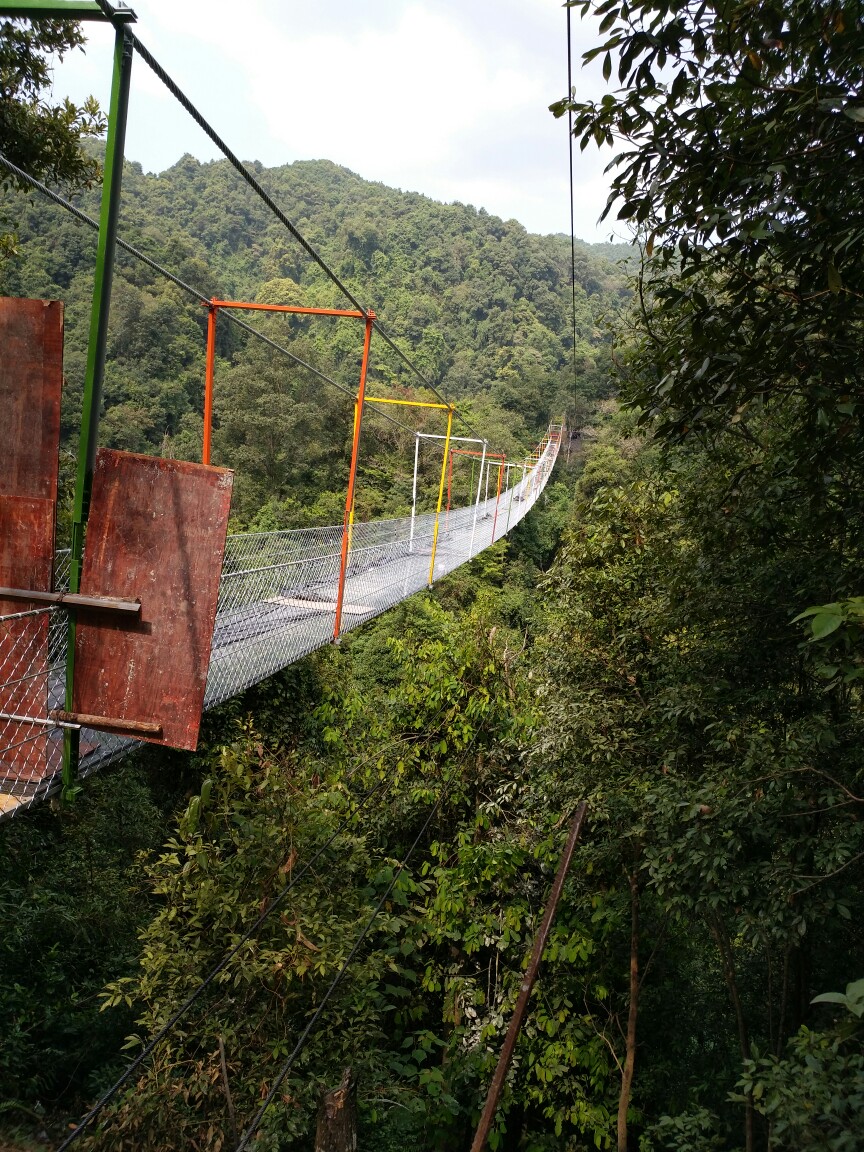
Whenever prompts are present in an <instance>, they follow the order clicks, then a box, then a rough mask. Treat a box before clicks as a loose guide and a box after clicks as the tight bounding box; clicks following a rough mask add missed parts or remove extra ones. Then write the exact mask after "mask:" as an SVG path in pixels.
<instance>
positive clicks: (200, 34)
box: [57, 0, 609, 239]
mask: <svg viewBox="0 0 864 1152" xmlns="http://www.w3.org/2000/svg"><path fill="white" fill-rule="evenodd" d="M133 7H135V10H136V12H137V14H138V17H139V23H138V26H137V29H136V31H137V33H138V35H139V36H140V38H141V40H142V41H143V42H144V43H145V44H146V45H147V46H148V47H149V48H150V49H151V51H152V52H153V54H154V56H155V57H156V58H157V59H158V60H159V61H160V63H161V64H163V65H164V66H165V68H166V69H167V70H168V71H169V72H170V73H171V75H172V76H173V77H174V78H175V80H176V81H177V82H178V84H179V85H180V87H181V88H183V90H184V91H185V92H186V93H187V95H188V96H189V97H190V99H192V101H193V103H195V104H196V105H197V106H198V107H199V108H200V110H201V111H202V113H204V115H205V116H206V117H207V118H208V119H209V120H211V122H212V123H213V124H214V126H215V127H216V128H217V130H218V131H219V132H220V133H221V134H222V135H223V136H224V137H225V138H226V140H227V141H228V143H229V144H230V145H231V147H232V148H234V150H235V151H237V152H239V153H240V154H241V155H242V156H244V157H246V158H248V159H258V160H261V161H262V162H263V163H264V164H267V165H277V164H284V163H288V162H291V161H293V160H296V159H314V158H327V159H330V160H333V161H335V162H336V163H338V164H342V165H345V166H346V167H348V168H351V169H353V170H354V171H356V172H358V173H359V174H360V175H361V176H363V177H365V178H367V179H371V180H380V181H383V182H384V183H386V184H390V185H393V186H395V187H399V188H404V189H411V190H413V191H419V192H423V193H425V194H427V195H430V196H432V197H434V198H436V199H444V200H454V199H458V200H461V201H463V202H465V203H473V204H475V205H476V206H477V207H481V206H482V207H484V208H486V209H487V210H488V211H490V212H492V213H495V214H497V215H501V216H504V217H505V218H509V217H515V218H516V219H518V220H520V221H521V222H522V223H523V224H525V226H526V227H528V228H529V229H530V230H532V231H548V232H552V231H554V232H559V231H567V230H569V202H568V190H567V135H566V127H565V125H564V124H563V123H562V122H560V121H556V120H554V118H553V117H552V115H551V113H549V112H548V110H547V108H548V105H549V104H550V103H551V102H552V101H553V100H554V99H556V98H558V97H560V96H561V95H562V94H563V93H564V91H565V89H566V42H565V17H564V12H563V10H562V8H561V7H560V6H559V3H558V0H470V2H469V3H466V2H465V0H316V2H315V3H313V4H310V3H308V0H245V3H244V4H243V5H242V8H241V9H239V10H238V6H237V4H236V0H173V2H168V0H133ZM89 31H90V36H91V45H90V47H89V48H88V55H87V57H86V58H83V57H81V56H80V55H79V56H78V57H77V58H76V59H75V60H74V61H71V62H70V64H69V65H65V64H64V65H63V66H62V69H60V70H58V75H57V88H58V91H66V90H68V91H69V92H70V94H71V95H73V97H77V98H80V97H81V96H83V95H84V94H86V93H87V92H89V91H94V92H95V93H96V94H97V95H98V96H99V97H100V99H102V101H103V103H104V104H106V105H107V96H108V81H109V74H110V44H111V34H110V31H109V30H108V29H105V28H100V27H98V26H93V25H91V26H90V28H89ZM574 33H575V36H576V42H575V44H574V55H575V57H576V59H577V60H578V57H579V54H580V53H581V52H582V51H583V50H584V49H585V47H587V46H589V45H590V42H591V35H592V34H593V29H590V28H588V27H587V26H585V25H583V24H582V23H581V22H580V21H579V20H578V19H574ZM64 85H65V86H66V87H65V88H64ZM578 86H579V90H580V93H582V94H588V93H589V92H591V93H594V94H596V93H599V92H600V91H602V80H600V78H599V75H598V72H597V69H592V70H591V71H589V72H587V73H585V74H580V76H579V77H578ZM166 96H167V93H166V92H165V89H164V88H163V86H162V85H161V83H160V82H159V81H158V80H157V79H156V77H155V76H154V75H153V74H152V73H151V72H150V70H149V69H148V68H147V66H146V64H145V63H144V62H143V61H142V60H140V59H136V61H135V65H134V70H133V92H132V112H131V117H130V126H129V133H128V137H127V153H128V154H129V156H130V157H131V158H133V159H138V160H140V161H141V162H142V163H143V164H144V166H145V168H148V169H151V170H161V169H163V168H165V167H167V166H169V165H170V164H172V163H174V162H175V161H176V160H177V159H178V158H179V156H180V155H181V154H182V153H183V152H185V151H189V152H192V153H193V154H194V155H197V156H199V157H200V158H201V159H210V158H212V157H213V156H215V155H216V152H215V149H214V147H213V145H212V143H211V142H210V141H209V140H207V138H206V137H205V136H204V135H203V133H201V131H200V129H198V128H197V126H195V125H194V123H192V122H191V121H190V120H189V118H188V117H187V116H186V114H185V113H184V112H183V111H182V110H181V109H180V108H179V106H178V105H176V104H175V102H174V101H173V100H171V99H170V98H168V99H167V100H166ZM608 158H609V157H608V155H605V154H601V155H599V156H598V154H597V153H596V152H595V151H594V150H593V148H592V149H589V150H588V151H586V152H585V153H581V154H580V153H577V161H576V163H577V211H576V216H577V232H578V234H579V235H581V236H582V237H584V238H586V239H594V238H600V237H601V236H602V237H605V236H606V235H607V234H608V231H609V229H608V227H605V228H603V229H601V230H600V231H599V232H596V231H595V228H594V223H595V221H596V219H597V217H598V216H599V214H600V212H601V210H602V208H603V205H604V203H605V199H606V186H605V179H604V177H603V175H602V169H603V167H604V165H605V163H606V162H607V161H608Z"/></svg>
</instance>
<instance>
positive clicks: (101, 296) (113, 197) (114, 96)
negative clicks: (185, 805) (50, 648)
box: [63, 28, 132, 799]
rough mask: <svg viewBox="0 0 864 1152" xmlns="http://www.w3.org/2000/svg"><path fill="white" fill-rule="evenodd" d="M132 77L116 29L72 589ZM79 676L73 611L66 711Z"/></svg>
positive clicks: (95, 427) (70, 764) (70, 763)
mask: <svg viewBox="0 0 864 1152" xmlns="http://www.w3.org/2000/svg"><path fill="white" fill-rule="evenodd" d="M131 75H132V37H131V35H130V34H129V33H128V32H127V31H126V29H125V28H118V29H117V34H116V37H115V41H114V75H113V79H112V83H111V107H110V109H109V112H108V138H107V141H106V146H105V174H104V179H103V182H102V208H101V212H100V215H99V243H98V246H97V249H96V274H95V277H94V281H93V305H92V309H91V312H90V339H89V343H88V345H87V373H86V376H85V378H84V404H83V408H82V411H81V438H80V440H79V441H78V474H77V477H76V480H75V503H74V506H73V510H72V544H71V554H70V565H69V590H70V592H77V591H78V590H79V588H80V585H81V559H82V556H83V554H84V529H85V526H86V524H87V515H88V513H89V511H90V490H91V487H92V483H93V465H94V463H95V460H96V448H97V445H98V441H99V416H100V410H101V408H102V383H103V380H104V378H105V350H106V345H107V340H108V314H109V310H110V306H111V282H112V279H113V275H114V252H115V246H116V239H117V221H118V219H119V216H120V191H121V187H122V178H123V148H124V144H125V141H126V115H127V112H128V109H129V81H130V79H131ZM74 676H75V615H74V613H70V616H69V631H68V650H67V654H66V710H67V711H69V712H71V711H73V710H74V704H73V694H72V687H73V683H74ZM78 749H79V739H78V731H77V730H73V729H69V728H67V729H66V730H65V733H64V741H63V796H64V798H65V799H71V797H72V796H73V795H74V794H75V783H74V781H75V775H76V770H77V767H78Z"/></svg>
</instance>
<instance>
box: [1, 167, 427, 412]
mask: <svg viewBox="0 0 864 1152" xmlns="http://www.w3.org/2000/svg"><path fill="white" fill-rule="evenodd" d="M0 167H2V168H5V169H6V171H7V172H9V173H11V174H12V175H13V176H16V177H18V179H20V180H24V181H26V182H27V183H28V184H30V185H31V186H32V187H33V188H35V189H36V190H37V191H38V192H41V194H42V195H43V196H45V197H47V198H48V199H49V200H52V201H53V202H54V203H55V204H58V205H59V206H60V207H61V208H65V210H66V211H67V212H69V213H71V214H72V215H73V216H74V217H75V218H76V219H77V220H80V221H81V222H82V223H83V224H87V225H88V226H89V227H90V228H93V229H94V230H96V231H97V232H98V230H99V221H98V220H95V219H94V218H93V217H92V216H88V214H87V213H86V212H84V211H82V210H81V209H80V208H78V207H76V205H75V204H73V203H72V202H71V200H67V199H66V198H65V196H61V195H60V194H59V193H58V192H55V191H54V190H53V189H52V188H49V187H48V186H47V185H46V184H43V183H42V181H41V180H37V179H36V177H35V176H31V175H30V173H29V172H25V171H24V169H23V168H19V167H18V165H17V164H13V162H12V161H11V160H10V159H9V158H8V157H7V156H4V155H3V153H2V152H0ZM117 247H118V248H122V249H123V251H124V252H128V253H129V254H130V255H131V256H134V257H135V259H136V260H140V261H141V262H142V263H143V264H146V265H147V267H148V268H151V269H152V270H153V271H154V272H158V273H159V275H160V276H164V277H165V279H166V280H169V281H170V282H171V283H172V284H174V285H176V287H178V288H180V289H181V290H182V291H183V292H185V293H186V294H187V295H189V296H191V297H193V299H195V300H197V301H198V302H199V303H200V304H209V303H210V300H209V298H208V297H207V296H205V295H204V293H203V292H202V291H201V290H200V289H199V288H195V287H193V286H192V285H191V284H187V283H186V281H185V280H181V279H180V277H179V276H176V275H175V274H174V273H173V272H171V271H169V270H168V269H167V268H166V267H165V266H164V265H162V264H160V263H159V262H158V261H156V260H154V259H153V258H152V257H151V256H148V255H147V254H146V253H145V252H142V251H141V249H140V248H136V247H135V246H134V244H129V243H128V242H127V241H126V240H123V239H121V238H120V237H119V236H118V237H117ZM226 315H227V318H228V320H230V321H231V323H232V324H234V325H236V326H237V327H238V328H242V329H243V330H244V331H246V332H250V333H251V334H252V335H253V336H257V337H258V339H259V340H262V341H263V342H264V343H265V344H269V345H270V347H271V348H275V349H276V351H277V352H281V353H282V354H283V355H284V356H287V357H288V359H289V360H292V361H293V362H294V363H295V364H297V365H298V367H300V368H305V369H306V371H307V372H311V373H312V374H313V375H314V376H317V377H318V379H319V380H323V381H324V382H325V383H326V384H329V385H330V386H331V387H333V388H336V389H338V391H340V392H343V393H344V394H345V395H346V396H350V397H351V399H352V400H353V399H355V395H354V393H353V392H352V391H351V389H350V388H347V387H346V386H345V385H344V384H340V383H339V381H338V380H334V379H333V377H332V376H328V375H327V373H326V372H322V371H321V369H320V368H316V367H315V366H314V365H313V364H309V363H308V362H307V361H306V360H303V359H302V358H301V357H300V356H297V355H296V354H295V353H294V352H291V351H289V350H288V349H287V348H285V347H284V346H283V345H282V344H279V343H278V342H277V341H275V340H273V339H271V338H270V337H269V336H265V334H264V333H263V332H261V331H259V330H258V329H257V328H255V327H254V326H253V325H252V324H249V323H247V321H245V320H242V319H241V318H240V317H239V316H235V315H234V313H233V312H231V311H226ZM372 411H373V412H374V413H375V414H376V415H377V416H380V417H381V419H382V420H389V422H390V423H391V424H395V425H396V427H397V428H402V429H403V430H404V431H405V432H410V433H411V434H412V435H413V434H414V429H413V428H411V427H409V426H408V425H407V424H405V423H403V422H402V421H401V420H398V419H397V418H396V417H395V416H391V415H390V414H389V412H384V411H382V409H380V408H373V409H372Z"/></svg>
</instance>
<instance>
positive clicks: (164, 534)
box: [73, 449, 233, 750]
mask: <svg viewBox="0 0 864 1152" xmlns="http://www.w3.org/2000/svg"><path fill="white" fill-rule="evenodd" d="M232 482H233V476H232V473H231V472H229V471H228V470H227V469H225V468H210V467H205V466H204V465H203V464H188V463H185V462H182V461H178V460H160V459H157V458H155V457H151V456H138V455H135V454H133V453H130V452H114V451H111V450H109V449H100V451H99V453H98V454H97V458H96V469H95V473H94V477H93V496H92V501H91V505H90V520H89V524H88V527H87V541H86V546H85V550H84V566H83V570H82V573H81V591H82V593H84V594H86V595H90V596H115V597H120V598H125V599H130V600H133V599H134V600H140V602H141V615H140V618H139V619H138V620H129V619H123V620H118V619H117V618H116V616H109V615H108V614H107V613H105V614H103V613H100V612H98V611H93V612H88V613H87V616H86V618H85V617H84V616H83V615H82V616H80V617H79V620H78V625H77V632H76V644H75V683H74V709H73V710H74V711H75V712H86V713H90V714H94V715H98V716H109V717H112V718H116V719H118V720H131V721H135V722H138V723H151V724H159V725H161V727H162V736H161V737H160V738H147V739H149V740H150V742H151V743H154V744H165V745H168V746H169V747H172V748H186V749H189V750H194V749H195V747H196V745H197V742H198V727H199V724H200V720H201V710H202V707H203V704H204V689H205V687H206V684H207V669H208V667H209V664H210V644H211V640H212V637H213V626H214V623H215V620H216V607H217V603H218V599H219V577H220V574H221V571H222V556H223V553H224V550H225V535H226V532H227V529H228V511H229V508H230V504H231V486H232Z"/></svg>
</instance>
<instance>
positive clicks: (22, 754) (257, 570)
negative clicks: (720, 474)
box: [0, 425, 560, 816]
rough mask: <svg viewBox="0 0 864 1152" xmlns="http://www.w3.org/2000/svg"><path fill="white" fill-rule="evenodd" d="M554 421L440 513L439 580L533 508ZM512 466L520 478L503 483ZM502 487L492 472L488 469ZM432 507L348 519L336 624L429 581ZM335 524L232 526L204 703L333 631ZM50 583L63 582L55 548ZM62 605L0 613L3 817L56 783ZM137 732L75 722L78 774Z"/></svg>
mask: <svg viewBox="0 0 864 1152" xmlns="http://www.w3.org/2000/svg"><path fill="white" fill-rule="evenodd" d="M559 442H560V428H558V427H557V426H554V425H553V426H552V427H551V428H550V430H549V433H548V434H547V436H546V437H545V438H544V439H543V441H542V442H541V444H540V446H539V447H538V449H537V452H536V453H535V454H534V456H533V458H532V460H531V463H530V465H526V466H525V468H524V469H516V468H509V469H507V470H506V475H507V477H508V479H506V480H505V479H504V478H503V477H502V491H501V494H500V497H496V496H494V495H493V496H490V497H489V498H488V499H484V500H481V501H480V502H479V503H476V504H472V505H470V506H468V507H462V508H454V509H450V510H449V511H447V512H443V511H442V513H441V516H440V518H439V528H438V541H437V547H436V549H435V568H434V573H432V574H431V575H432V579H434V580H440V579H441V577H442V576H446V575H447V573H449V572H452V571H453V570H454V569H455V568H458V567H459V566H460V565H461V564H464V563H465V562H466V561H468V560H470V559H471V558H472V557H473V556H476V555H477V554H478V553H479V552H482V551H483V550H484V549H485V548H488V547H489V546H490V545H492V544H494V543H495V541H497V540H500V539H501V537H502V536H504V535H506V533H507V532H509V531H510V530H511V529H512V528H514V527H515V526H516V525H517V524H518V523H519V521H520V520H522V519H523V517H524V516H525V515H526V514H527V513H528V512H529V511H530V509H531V508H532V507H533V506H534V504H535V503H536V502H537V500H538V498H539V497H540V495H541V494H542V492H543V489H544V488H545V486H546V482H547V480H548V478H549V474H550V472H551V471H552V468H553V466H554V464H555V460H556V458H557V454H558V446H559ZM511 474H515V475H516V477H517V479H516V481H515V483H510V482H509V477H510V476H511ZM493 478H494V482H495V485H496V487H497V475H495V473H494V472H493ZM434 531H435V515H434V513H426V514H423V515H419V516H416V517H415V518H413V519H412V518H411V517H410V516H408V517H403V518H401V519H397V520H377V521H373V522H371V523H366V524H355V525H354V526H353V528H352V531H351V535H350V540H349V554H348V566H347V572H346V579H345V593H344V599H343V606H342V619H341V627H340V635H344V634H345V633H346V632H349V631H351V629H353V628H356V627H358V625H360V624H363V623H365V622H366V621H367V620H371V619H372V618H373V617H374V616H377V615H378V614H379V613H381V612H384V611H386V610H387V609H388V608H392V607H393V606H394V605H395V604H398V603H399V602H400V601H401V600H404V599H406V598H407V597H408V596H410V595H412V594H413V593H414V592H418V591H420V590H421V589H423V588H425V587H427V586H428V585H429V584H430V583H431V582H432V580H430V570H429V569H430V563H431V558H432V549H433V538H434ZM341 552H342V526H341V525H338V526H334V527H327V528H302V529H296V530H293V529H292V530H287V531H282V532H261V533H243V534H240V535H235V536H229V537H228V539H227V542H226V547H225V559H224V563H223V567H222V576H221V582H220V593H219V608H218V612H217V616H216V627H215V631H214V634H213V646H212V653H211V658H210V670H209V675H208V678H207V691H206V696H205V701H204V706H205V708H212V707H214V706H215V705H217V704H220V703H222V702H223V701H224V700H227V699H229V698H230V697H232V696H236V695H237V694H238V693H239V692H242V691H243V690H244V689H245V688H248V687H250V686H251V685H252V684H257V683H258V682H259V681H260V680H264V679H266V677H268V676H272V675H273V674H274V673H275V672H278V671H279V669H281V668H284V667H286V666H287V665H288V664H291V663H293V662H294V661H295V660H298V659H299V658H300V657H301V656H305V655H307V654H308V653H309V652H312V651H314V650H315V649H316V648H320V647H321V646H322V645H324V644H326V643H328V642H329V641H331V640H332V639H333V632H334V625H335V617H336V600H337V596H338V589H339V572H340V566H341ZM55 568H56V574H55V587H56V588H57V589H63V588H65V587H67V586H68V553H63V552H61V553H58V555H57V560H56V565H55ZM66 639H67V629H66V614H65V613H64V612H63V611H62V610H58V609H55V608H52V609H44V610H38V611H34V612H26V613H15V614H13V615H7V616H0V816H2V815H3V814H7V815H8V814H10V813H14V812H15V811H20V810H22V809H23V808H25V807H27V806H29V804H30V803H32V802H33V801H34V800H36V799H40V798H42V797H44V796H45V795H47V794H48V793H49V792H51V791H53V790H55V789H56V788H57V787H59V772H60V768H61V752H62V732H61V725H59V724H56V723H53V722H52V721H51V719H50V716H49V713H50V711H51V709H54V708H62V707H63V697H64V691H65V667H66V663H65V662H66ZM136 746H138V742H137V741H135V740H132V739H130V738H128V737H124V736H118V735H114V734H109V733H105V732H96V731H93V730H90V729H82V731H81V738H80V750H81V759H80V774H81V775H82V776H83V775H88V774H89V773H90V772H93V771H95V770H96V769H97V768H99V767H102V766H103V765H105V764H107V763H109V762H111V761H113V760H116V759H117V758H118V757H119V756H121V755H124V754H125V753H127V752H128V751H129V750H131V749H132V748H134V747H136Z"/></svg>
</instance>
